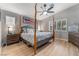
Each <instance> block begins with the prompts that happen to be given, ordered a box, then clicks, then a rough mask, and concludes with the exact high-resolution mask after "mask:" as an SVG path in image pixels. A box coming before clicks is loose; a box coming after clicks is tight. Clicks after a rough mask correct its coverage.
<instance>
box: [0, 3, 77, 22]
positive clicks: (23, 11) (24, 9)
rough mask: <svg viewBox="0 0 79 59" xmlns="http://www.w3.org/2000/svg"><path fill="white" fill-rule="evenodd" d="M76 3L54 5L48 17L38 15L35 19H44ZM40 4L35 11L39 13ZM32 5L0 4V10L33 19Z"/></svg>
mask: <svg viewBox="0 0 79 59" xmlns="http://www.w3.org/2000/svg"><path fill="white" fill-rule="evenodd" d="M76 4H77V3H54V8H53V9H52V10H53V11H55V13H51V14H48V15H42V16H40V13H38V14H37V19H38V20H42V19H44V18H46V17H49V16H51V15H53V14H56V13H58V12H60V11H62V10H64V9H67V8H69V7H71V6H74V5H76ZM41 5H43V4H41V3H38V5H37V10H38V11H40V10H42V9H41V8H40V7H41ZM47 5H49V4H47ZM34 6H35V4H34V3H0V8H1V9H4V10H8V11H11V12H14V13H18V14H20V15H24V16H28V17H31V18H34Z"/></svg>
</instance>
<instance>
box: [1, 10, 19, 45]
mask: <svg viewBox="0 0 79 59" xmlns="http://www.w3.org/2000/svg"><path fill="white" fill-rule="evenodd" d="M6 16H11V17H15V20H16V21H15V25H16V28H17V26H19V23H20V22H19V20H20V18H19V15H18V14H16V13H12V12H9V11H5V10H1V22H2V23H1V25H2V27H1V29H2V31H1V32H2V34H1V37H2V44H4V43H5V42H6V40H7V34H8V28H7V27H6ZM16 31H17V30H16Z"/></svg>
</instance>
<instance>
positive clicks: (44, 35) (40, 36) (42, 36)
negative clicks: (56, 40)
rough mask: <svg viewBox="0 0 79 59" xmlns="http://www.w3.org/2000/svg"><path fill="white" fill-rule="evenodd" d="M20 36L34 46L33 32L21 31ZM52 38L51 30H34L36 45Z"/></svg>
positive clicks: (38, 45)
mask: <svg viewBox="0 0 79 59" xmlns="http://www.w3.org/2000/svg"><path fill="white" fill-rule="evenodd" d="M21 37H22V38H23V39H24V41H25V42H26V43H28V45H30V46H32V47H34V32H31V33H25V32H24V33H22V34H21ZM51 38H52V33H51V32H36V39H37V47H40V46H41V45H43V44H45V43H47V42H49V40H50V39H51Z"/></svg>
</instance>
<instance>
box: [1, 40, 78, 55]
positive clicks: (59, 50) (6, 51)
mask: <svg viewBox="0 0 79 59" xmlns="http://www.w3.org/2000/svg"><path fill="white" fill-rule="evenodd" d="M2 55H5V56H33V55H34V53H33V48H32V47H28V46H27V45H26V44H25V43H23V42H20V43H16V44H13V45H9V46H7V47H3V48H2ZM36 56H79V49H78V48H77V47H76V46H75V45H73V44H71V43H68V42H67V41H64V40H56V41H55V42H49V43H47V44H45V45H44V46H42V47H40V48H38V49H37V54H36Z"/></svg>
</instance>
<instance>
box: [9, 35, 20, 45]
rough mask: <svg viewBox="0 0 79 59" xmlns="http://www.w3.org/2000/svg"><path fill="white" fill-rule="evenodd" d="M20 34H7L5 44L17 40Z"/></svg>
mask: <svg viewBox="0 0 79 59" xmlns="http://www.w3.org/2000/svg"><path fill="white" fill-rule="evenodd" d="M19 38H20V34H12V35H7V44H8V45H9V44H13V43H16V42H19Z"/></svg>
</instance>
